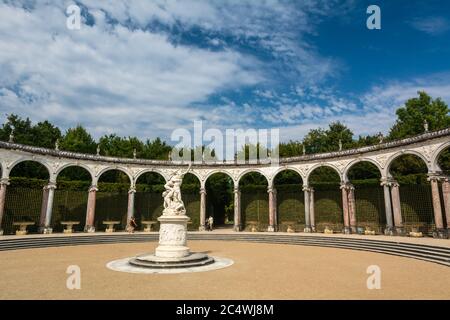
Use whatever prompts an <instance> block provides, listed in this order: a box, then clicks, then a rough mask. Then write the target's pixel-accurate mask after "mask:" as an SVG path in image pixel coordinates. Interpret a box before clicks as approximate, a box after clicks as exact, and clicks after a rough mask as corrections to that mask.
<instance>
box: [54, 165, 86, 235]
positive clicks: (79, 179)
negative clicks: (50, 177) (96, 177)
mask: <svg viewBox="0 0 450 320" xmlns="http://www.w3.org/2000/svg"><path fill="white" fill-rule="evenodd" d="M91 184H92V178H91V174H90V173H89V171H87V170H86V169H85V168H83V167H79V166H70V167H67V168H64V169H63V170H62V171H61V172H60V173H59V174H58V177H57V180H56V185H57V188H56V189H55V197H54V200H53V213H52V226H53V231H54V232H63V230H64V225H63V224H61V222H62V223H65V222H69V221H71V222H78V224H76V225H74V226H73V230H74V231H75V232H77V231H79V232H81V231H83V230H84V227H85V224H86V207H87V199H88V189H89V187H90V186H91Z"/></svg>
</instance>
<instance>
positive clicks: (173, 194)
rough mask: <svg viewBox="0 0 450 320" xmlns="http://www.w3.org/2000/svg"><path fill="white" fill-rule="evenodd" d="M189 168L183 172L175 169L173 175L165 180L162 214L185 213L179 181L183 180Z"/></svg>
mask: <svg viewBox="0 0 450 320" xmlns="http://www.w3.org/2000/svg"><path fill="white" fill-rule="evenodd" d="M190 169H191V166H190V165H189V168H188V169H187V170H186V171H185V172H184V173H183V172H180V170H178V171H176V172H175V173H174V175H173V176H172V177H171V178H170V179H169V181H167V183H166V184H165V185H164V188H166V191H164V192H163V194H162V196H163V198H164V210H163V213H162V214H163V216H174V215H185V214H186V209H185V208H184V203H183V200H181V183H182V182H183V177H184V175H185V174H186V173H188V171H189V170H190Z"/></svg>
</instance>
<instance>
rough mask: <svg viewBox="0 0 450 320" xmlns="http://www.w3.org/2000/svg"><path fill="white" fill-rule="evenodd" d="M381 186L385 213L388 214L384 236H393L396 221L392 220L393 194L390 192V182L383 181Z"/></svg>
mask: <svg viewBox="0 0 450 320" xmlns="http://www.w3.org/2000/svg"><path fill="white" fill-rule="evenodd" d="M381 185H382V186H383V193H384V211H385V212H386V228H385V229H384V234H386V235H393V234H394V221H393V219H392V205H391V192H390V190H389V185H390V182H388V181H385V180H383V181H382V182H381Z"/></svg>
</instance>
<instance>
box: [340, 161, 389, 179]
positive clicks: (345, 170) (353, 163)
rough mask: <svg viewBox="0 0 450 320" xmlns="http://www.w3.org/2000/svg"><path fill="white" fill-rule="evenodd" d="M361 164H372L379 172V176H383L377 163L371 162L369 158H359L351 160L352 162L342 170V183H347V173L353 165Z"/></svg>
mask: <svg viewBox="0 0 450 320" xmlns="http://www.w3.org/2000/svg"><path fill="white" fill-rule="evenodd" d="M361 162H370V163H372V164H373V165H375V167H377V169H378V171H379V172H380V175H381V176H383V169H382V168H381V166H380V164H379V163H378V162H377V161H375V160H373V159H371V158H360V159H355V160H352V161H351V162H350V163H349V164H348V165H347V166H346V167H345V168H344V173H343V175H342V178H343V181H344V182H348V181H349V179H348V173H349V171H350V170H351V168H352V167H353V166H354V165H356V164H358V163H361Z"/></svg>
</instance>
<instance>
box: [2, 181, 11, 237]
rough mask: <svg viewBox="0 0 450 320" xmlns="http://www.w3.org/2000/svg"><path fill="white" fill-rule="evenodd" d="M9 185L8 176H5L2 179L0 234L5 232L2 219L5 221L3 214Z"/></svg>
mask: <svg viewBox="0 0 450 320" xmlns="http://www.w3.org/2000/svg"><path fill="white" fill-rule="evenodd" d="M8 185H9V179H8V178H3V179H1V180H0V235H2V234H3V229H2V221H3V214H4V212H5V201H6V188H7V186H8Z"/></svg>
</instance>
